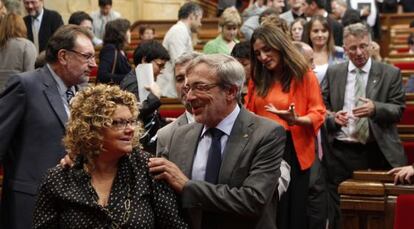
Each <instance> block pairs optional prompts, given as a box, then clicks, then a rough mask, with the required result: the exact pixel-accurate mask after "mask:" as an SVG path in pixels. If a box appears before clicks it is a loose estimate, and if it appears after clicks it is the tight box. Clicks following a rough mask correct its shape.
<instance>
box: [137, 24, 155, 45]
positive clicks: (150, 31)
mask: <svg viewBox="0 0 414 229" xmlns="http://www.w3.org/2000/svg"><path fill="white" fill-rule="evenodd" d="M154 38H155V29H154V27H151V26H150V25H141V26H139V39H140V40H141V42H142V41H151V40H154Z"/></svg>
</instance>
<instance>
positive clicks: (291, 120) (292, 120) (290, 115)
mask: <svg viewBox="0 0 414 229" xmlns="http://www.w3.org/2000/svg"><path fill="white" fill-rule="evenodd" d="M265 109H266V111H268V112H270V113H273V114H276V115H278V116H279V117H280V118H281V119H283V120H285V121H286V122H287V123H288V125H289V126H293V125H295V124H296V121H297V118H298V116H297V115H296V112H295V104H294V103H292V104H290V106H289V110H278V109H277V108H276V107H275V106H273V104H271V103H269V104H268V105H265Z"/></svg>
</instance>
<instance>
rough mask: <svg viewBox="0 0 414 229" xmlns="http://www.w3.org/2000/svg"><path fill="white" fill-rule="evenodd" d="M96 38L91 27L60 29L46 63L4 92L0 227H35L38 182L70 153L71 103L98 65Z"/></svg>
mask: <svg viewBox="0 0 414 229" xmlns="http://www.w3.org/2000/svg"><path fill="white" fill-rule="evenodd" d="M92 38H93V36H92V34H91V33H90V32H89V31H88V30H87V29H86V28H83V27H80V26H77V25H68V26H63V27H61V28H60V29H59V30H58V31H57V32H56V33H55V34H54V36H52V37H51V39H50V42H49V43H48V46H47V48H46V60H47V65H46V66H44V67H43V68H40V69H37V70H35V71H32V72H26V73H21V74H18V75H15V76H13V77H11V78H10V80H9V81H8V82H7V84H6V88H5V89H4V91H3V92H2V93H1V94H0V165H3V168H4V180H3V189H2V200H1V208H0V210H1V218H0V221H1V222H0V228H8V229H14V228H17V229H20V228H21V229H26V228H31V224H32V213H33V210H34V205H35V199H36V194H37V189H38V185H39V182H40V180H41V178H42V177H43V175H44V173H45V172H46V170H47V169H48V168H51V167H54V166H55V165H56V164H57V163H58V161H59V159H60V158H62V157H63V156H64V155H65V149H64V148H63V145H62V143H61V142H62V137H63V135H64V133H65V123H66V121H67V119H68V114H69V104H68V103H69V102H68V101H69V99H70V98H71V97H72V96H73V95H74V93H75V91H76V90H77V86H76V85H78V84H82V83H85V82H87V81H88V76H89V73H90V71H91V69H92V68H93V67H95V66H96V63H95V50H94V47H93V45H92V41H91V40H92Z"/></svg>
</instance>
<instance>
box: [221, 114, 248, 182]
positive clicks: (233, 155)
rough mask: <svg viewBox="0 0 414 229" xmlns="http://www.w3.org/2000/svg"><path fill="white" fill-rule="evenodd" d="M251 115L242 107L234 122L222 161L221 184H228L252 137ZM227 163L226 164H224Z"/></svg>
mask: <svg viewBox="0 0 414 229" xmlns="http://www.w3.org/2000/svg"><path fill="white" fill-rule="evenodd" d="M250 119H251V117H250V115H249V113H248V111H246V110H245V109H244V108H241V110H240V113H239V115H238V117H237V119H236V121H235V122H234V125H233V129H232V130H231V132H230V136H229V139H228V140H227V144H226V147H225V148H224V157H223V161H222V163H221V165H222V166H221V169H220V175H219V180H218V182H219V183H220V184H228V183H229V179H230V177H231V174H232V172H233V169H234V168H236V167H237V166H236V163H237V162H238V159H239V157H240V155H241V154H242V152H243V149H244V147H245V146H246V144H247V142H248V141H249V139H250V137H251V136H250V133H251V132H252V126H253V125H254V123H253V122H251V120H250ZM223 165H226V166H223Z"/></svg>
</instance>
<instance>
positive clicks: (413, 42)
mask: <svg viewBox="0 0 414 229" xmlns="http://www.w3.org/2000/svg"><path fill="white" fill-rule="evenodd" d="M412 24H413V25H414V21H413V23H412ZM413 27H414V26H413ZM410 28H411V27H410ZM407 44H408V53H411V54H413V53H414V33H410V35H409V36H408V38H407ZM404 88H405V92H406V93H414V75H411V76H410V77H409V78H408V80H407V82H406V83H405V86H404Z"/></svg>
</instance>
